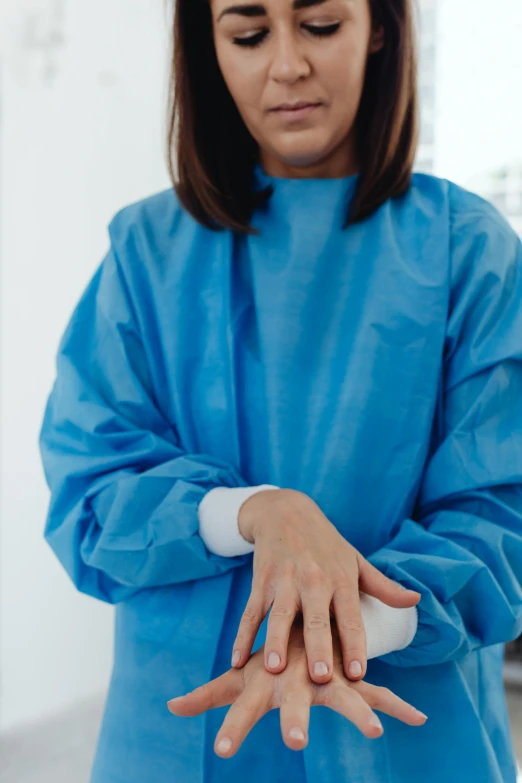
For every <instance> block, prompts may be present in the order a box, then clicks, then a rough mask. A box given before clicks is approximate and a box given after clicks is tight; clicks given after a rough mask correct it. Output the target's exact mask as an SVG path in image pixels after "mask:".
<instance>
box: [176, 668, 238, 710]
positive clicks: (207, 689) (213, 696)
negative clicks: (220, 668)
mask: <svg viewBox="0 0 522 783" xmlns="http://www.w3.org/2000/svg"><path fill="white" fill-rule="evenodd" d="M237 675H239V677H238V676H237ZM241 679H242V678H241V671H240V670H237V669H229V670H228V671H226V672H225V673H224V674H222V675H221V676H220V677H216V679H214V680H211V681H210V682H207V683H205V685H200V686H199V688H195V689H194V690H193V691H190V692H189V693H186V694H185V695H184V696H177V697H176V698H175V699H170V701H168V702H167V707H168V710H169V712H171V713H172V714H173V715H179V716H181V717H184V718H188V717H192V716H194V715H201V713H202V712H206V711H207V710H212V709H214V707H225V706H226V705H227V704H232V702H234V701H235V700H236V699H237V697H238V696H239V694H240V692H241V687H240V681H241Z"/></svg>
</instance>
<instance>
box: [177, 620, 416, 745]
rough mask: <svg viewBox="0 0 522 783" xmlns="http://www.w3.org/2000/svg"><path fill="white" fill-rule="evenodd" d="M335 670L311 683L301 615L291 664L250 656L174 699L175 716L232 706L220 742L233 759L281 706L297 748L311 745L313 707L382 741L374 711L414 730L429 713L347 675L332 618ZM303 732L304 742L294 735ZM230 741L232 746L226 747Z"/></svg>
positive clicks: (286, 733) (289, 739) (260, 653)
mask: <svg viewBox="0 0 522 783" xmlns="http://www.w3.org/2000/svg"><path fill="white" fill-rule="evenodd" d="M332 639H333V650H334V671H333V676H332V679H331V680H330V681H329V682H327V683H324V684H322V685H318V684H317V683H315V682H313V680H311V679H310V676H309V673H308V664H307V659H306V650H305V645H304V636H303V623H302V616H301V615H300V614H299V615H297V616H296V618H295V620H294V623H293V625H292V628H291V631H290V637H289V643H288V665H287V667H286V669H285V670H284V671H282V672H280V673H279V674H272V673H271V672H268V671H267V670H266V668H265V665H264V646H263V647H260V648H259V649H258V650H256V652H255V653H254V654H253V655H251V656H250V659H249V660H248V662H247V663H246V665H245V666H244V667H243V668H241V669H229V670H228V671H227V672H225V673H224V674H222V675H221V676H220V677H216V679H214V680H211V681H210V682H208V683H206V684H205V685H201V686H200V687H199V688H196V689H195V690H193V691H190V692H189V693H188V694H186V695H185V696H182V697H181V698H180V699H179V701H177V700H176V701H175V702H173V701H169V702H168V708H169V710H170V712H172V713H173V714H174V715H178V716H182V717H192V716H194V715H200V714H201V713H203V712H206V710H210V709H214V708H215V707H224V706H226V705H228V704H232V706H231V708H230V709H229V711H228V712H227V714H226V717H225V720H224V721H223V724H222V725H221V728H220V730H219V732H218V734H217V736H216V738H215V741H214V750H215V752H216V753H217V755H218V756H221V757H223V758H230V757H231V756H233V755H234V754H235V753H237V751H238V750H239V748H240V746H241V743H242V742H243V740H244V739H245V737H246V736H247V735H248V733H249V732H250V731H251V729H252V728H253V727H254V726H255V724H256V723H257V722H258V721H259V720H260V719H261V718H262V717H263V715H264V714H265V713H267V712H268V711H269V710H273V709H276V708H279V710H280V719H281V733H282V735H283V742H284V743H285V744H286V745H287V746H288V747H289V748H290V749H291V750H302V749H303V748H304V747H306V745H307V744H308V725H309V720H310V707H311V706H314V705H320V706H324V707H330V709H332V710H335V711H336V712H339V713H340V714H341V715H344V716H345V718H347V719H348V720H350V721H351V722H352V723H354V724H355V725H356V726H357V728H358V729H359V730H360V731H361V732H362V734H363V735H364V736H365V737H368V738H370V739H376V738H377V737H380V736H381V735H382V733H383V729H382V725H381V724H380V722H379V719H378V718H377V715H376V714H375V713H374V712H373V710H374V709H376V710H379V711H380V712H384V713H386V714H387V715H391V716H392V717H394V718H397V719H398V720H400V721H402V722H403V723H407V724H408V725H409V726H422V725H423V724H424V723H425V722H426V715H423V713H422V712H419V711H418V710H416V709H415V708H414V707H412V705H411V704H408V702H406V701H404V700H403V699H401V698H399V697H398V696H396V695H395V694H394V693H392V691H390V690H388V689H387V688H383V687H380V686H377V685H371V684H370V683H367V682H364V681H363V680H358V681H356V682H352V681H351V680H348V679H347V678H346V677H345V676H344V672H343V665H342V654H341V644H340V639H339V634H338V632H337V629H336V624H335V621H333V620H332ZM294 729H296V730H298V731H301V732H302V738H300V737H299V736H298V734H295V733H293V730H294ZM226 738H228V739H229V740H230V744H228V743H226V742H225V745H224V746H220V743H221V742H223V741H224V740H226Z"/></svg>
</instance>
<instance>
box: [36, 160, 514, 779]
mask: <svg viewBox="0 0 522 783" xmlns="http://www.w3.org/2000/svg"><path fill="white" fill-rule="evenodd" d="M358 176H359V175H357V174H356V175H353V176H350V177H344V178H341V179H325V180H321V179H301V180H299V179H285V178H276V177H273V176H271V175H268V174H267V173H266V172H265V171H264V170H263V169H262V168H261V167H260V165H259V164H257V165H256V168H255V170H254V179H253V185H252V186H253V187H255V188H256V189H260V188H261V187H264V186H266V185H272V186H273V193H272V195H271V197H270V200H269V202H268V205H267V206H266V207H265V208H261V207H258V208H256V210H255V212H254V215H253V218H252V223H253V225H254V226H256V227H257V228H258V229H259V231H260V233H259V235H258V236H246V235H240V234H238V233H236V232H233V231H230V230H224V231H213V230H211V229H209V228H205V227H203V226H202V225H201V224H199V223H198V222H197V221H196V220H194V218H193V217H192V216H190V215H189V214H188V213H187V212H186V211H185V210H184V209H183V208H182V207H181V205H180V203H179V201H178V200H177V198H176V196H175V194H174V192H173V190H172V189H166V190H164V191H161V192H158V193H154V194H152V195H150V196H147V197H145V198H143V199H141V200H139V201H138V202H135V203H131V204H128V205H125V206H124V207H122V208H121V209H120V210H119V211H117V212H116V213H115V214H114V215H113V217H112V218H111V220H110V221H109V225H108V235H109V240H110V241H109V242H108V246H107V252H106V255H105V256H104V258H103V259H102V260H101V263H100V264H99V266H98V267H97V268H96V270H95V273H94V274H93V276H92V278H91V279H90V281H89V283H88V285H87V287H86V289H85V291H84V292H83V294H82V295H81V297H80V298H79V299H78V301H77V303H76V304H75V308H74V311H73V313H72V316H71V318H70V321H69V323H68V325H67V326H66V328H65V331H64V333H63V337H62V338H61V341H60V345H59V349H58V352H57V361H56V378H55V381H54V385H53V387H52V389H51V391H50V394H49V399H48V401H47V405H46V409H45V414H44V418H43V424H42V427H41V433H40V449H41V455H42V460H43V466H44V470H45V475H46V479H47V483H48V485H49V488H50V491H51V498H50V505H49V511H48V516H47V520H46V524H45V540H46V541H47V542H48V544H49V545H50V547H51V548H52V550H53V551H54V553H55V555H56V557H57V558H58V559H59V560H60V562H61V563H62V565H63V567H64V568H65V569H66V571H67V573H68V574H69V576H70V578H71V580H72V582H73V584H74V585H75V587H76V588H77V589H78V590H79V591H81V592H82V593H85V594H87V595H90V596H93V597H94V598H96V599H99V600H101V601H106V602H108V603H111V604H115V646H114V665H113V671H112V678H111V682H110V687H109V690H108V694H107V700H106V706H105V712H104V716H103V721H102V725H101V730H100V735H99V739H98V744H97V750H96V755H95V760H94V763H93V769H92V778H91V783H145V781H153V782H154V783H218V782H219V783H221V781H223V780H227V781H231V783H240V782H241V783H242V781H244V780H248V782H249V783H266V782H267V781H268V780H270V781H271V782H272V783H289V781H290V782H291V783H294V782H295V783H301V781H306V782H307V783H421V781H422V783H462V781H463V780H464V781H470V783H471V781H473V783H514V781H515V777H516V772H515V762H514V756H513V750H512V745H511V738H510V729H509V723H508V716H507V711H506V702H505V696H504V690H503V682H502V665H503V650H504V647H503V644H504V643H505V642H506V641H508V640H511V639H514V638H515V637H517V636H518V635H519V634H520V633H522V584H521V583H522V246H521V242H520V239H519V238H518V236H517V235H516V234H515V232H514V231H513V229H512V228H511V227H510V226H509V224H508V223H507V221H506V220H505V219H504V218H503V217H502V216H501V214H500V213H499V212H498V211H497V210H496V208H495V207H493V206H492V205H491V204H490V203H489V202H488V201H485V200H484V199H482V198H481V197H479V196H478V195H477V194H474V193H472V192H469V191H468V190H466V189H464V188H462V187H460V186H458V185H457V184H455V183H452V182H451V181H449V180H447V179H442V178H438V177H435V176H431V175H427V174H422V173H418V172H416V173H414V174H413V177H412V180H411V184H410V187H409V188H408V190H407V191H406V192H405V194H404V195H403V196H401V197H399V198H393V199H389V200H388V201H386V202H385V203H384V204H383V205H382V206H381V207H380V208H379V209H377V210H376V211H375V212H374V213H373V214H372V215H370V216H369V217H368V218H366V219H365V220H363V221H362V222H360V223H358V224H355V225H352V226H350V227H348V228H347V229H343V228H342V222H343V219H344V217H345V214H346V209H347V205H348V203H349V202H350V199H351V198H352V197H353V194H354V191H355V187H356V184H357V180H358ZM262 483H270V484H275V485H277V486H280V487H291V488H294V489H297V490H301V491H302V492H305V493H306V494H307V495H309V496H310V497H311V498H313V499H314V500H315V502H316V503H317V504H318V505H319V506H320V508H321V509H322V510H323V512H324V513H325V514H326V515H327V517H328V518H329V519H330V520H331V521H332V523H333V524H334V525H335V526H336V527H337V529H338V530H339V531H340V532H341V533H342V534H343V536H345V538H346V539H347V540H348V541H350V543H351V544H353V545H354V546H355V547H356V548H357V549H358V550H359V551H360V552H361V553H362V554H363V555H364V556H365V557H366V558H368V560H369V561H370V562H371V563H373V564H374V565H375V566H376V567H377V568H379V569H380V570H381V571H383V572H384V573H385V574H387V575H388V576H389V577H390V578H392V579H394V580H395V581H397V582H400V583H401V584H403V585H405V586H406V587H409V588H412V589H414V590H418V591H419V592H420V593H421V594H422V599H421V601H420V603H419V606H418V616H419V624H418V630H417V633H416V636H415V638H414V640H413V642H412V643H411V644H410V645H409V646H408V647H407V648H405V649H403V650H400V651H395V652H391V653H388V654H387V655H385V656H383V657H381V658H376V659H372V660H370V661H369V664H368V674H367V680H368V681H369V682H372V683H376V684H379V685H383V686H386V687H388V688H390V689H391V690H392V691H394V692H395V693H396V694H398V695H399V696H400V697H402V698H403V699H406V700H407V701H409V702H411V703H412V704H414V705H415V706H416V707H417V708H419V709H420V710H422V711H423V712H425V713H426V714H427V715H428V716H429V718H428V721H427V722H426V724H425V725H424V726H422V727H411V726H407V725H405V724H404V723H401V722H399V721H398V720H396V719H395V718H392V717H389V716H387V715H384V714H382V713H381V715H380V717H381V718H382V720H383V724H384V734H383V736H382V737H381V738H379V739H377V740H370V739H367V738H365V737H364V736H363V735H362V734H361V733H360V731H359V730H358V729H356V728H355V727H354V726H353V724H352V723H351V722H349V721H348V720H347V719H346V718H345V717H344V716H342V715H340V714H339V713H336V712H334V711H332V710H330V709H328V708H327V707H312V709H311V719H310V727H309V744H308V746H307V747H306V748H305V749H304V750H302V751H292V750H290V749H289V748H287V747H286V745H285V744H284V742H283V740H282V737H281V729H280V724H279V711H278V710H272V711H270V712H269V713H267V714H266V715H265V716H264V717H263V718H262V719H261V720H260V722H259V723H257V724H256V725H255V727H254V728H253V729H252V731H251V732H250V734H249V735H248V736H247V738H246V740H245V741H244V743H243V744H242V746H241V747H240V749H239V751H238V752H237V753H236V754H235V756H233V757H232V758H230V759H222V758H220V757H218V756H217V755H216V753H215V752H214V750H213V745H214V741H215V737H216V734H217V732H218V729H219V727H220V726H221V723H222V721H223V719H224V717H225V715H226V713H227V711H228V709H229V708H228V707H223V708H216V709H213V710H210V711H208V712H206V713H204V714H202V715H199V716H194V717H191V718H182V717H177V716H173V715H172V714H171V713H170V712H169V711H168V709H167V706H166V702H167V701H168V700H169V699H171V698H173V697H174V696H177V695H180V694H184V693H187V692H188V691H190V690H193V689H194V688H196V687H197V686H199V685H202V684H203V683H205V682H208V681H209V680H211V679H213V678H214V677H217V676H218V675H220V674H222V673H223V672H225V671H227V670H228V669H229V668H230V656H231V653H232V644H233V641H234V638H235V635H236V632H237V628H238V625H239V621H240V618H241V615H242V612H243V609H244V607H245V605H246V602H247V600H248V596H249V594H250V589H251V580H252V558H253V556H252V554H251V553H248V554H246V555H241V556H235V557H222V556H219V555H215V554H214V553H212V552H210V551H209V550H208V549H206V547H205V545H204V543H203V541H202V539H201V537H200V536H199V534H198V516H197V507H198V504H199V502H200V501H201V499H202V498H203V496H204V494H205V493H206V492H207V491H209V490H210V489H212V488H214V487H217V486H226V487H237V486H248V485H257V484H262ZM266 625H267V618H265V621H264V622H263V624H262V626H261V628H260V629H259V632H258V634H257V638H256V642H255V644H254V650H256V649H258V647H259V646H261V645H262V644H263V643H264V640H265V636H266Z"/></svg>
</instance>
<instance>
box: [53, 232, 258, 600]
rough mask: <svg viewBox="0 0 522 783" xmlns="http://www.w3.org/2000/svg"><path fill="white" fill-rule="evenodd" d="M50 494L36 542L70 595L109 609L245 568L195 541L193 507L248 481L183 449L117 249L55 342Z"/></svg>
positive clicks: (244, 556)
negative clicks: (56, 565)
mask: <svg viewBox="0 0 522 783" xmlns="http://www.w3.org/2000/svg"><path fill="white" fill-rule="evenodd" d="M39 447H40V454H41V460H42V464H43V469H44V473H45V478H46V482H47V484H48V487H49V489H50V491H51V497H50V502H49V508H48V513H47V518H46V522H45V532H44V537H45V540H46V541H47V543H48V544H49V545H50V547H51V548H52V550H53V551H54V553H55V555H56V557H57V558H58V560H59V561H60V562H61V564H62V565H63V567H64V568H65V570H66V572H67V573H68V575H69V577H70V578H71V580H72V581H73V583H74V585H75V586H76V588H77V589H78V590H80V591H81V592H83V593H86V594H88V595H91V596H94V597H95V598H98V599H100V600H102V601H105V602H108V603H118V602H120V601H123V600H126V599H128V598H129V597H130V596H132V595H133V594H134V593H136V592H137V591H138V590H140V589H142V588H149V587H156V586H160V585H167V584H174V583H178V582H186V581H190V580H194V579H203V578H205V577H212V576H215V575H218V574H221V573H223V572H225V571H229V570H230V569H232V568H237V567H238V566H241V565H243V564H244V563H245V562H246V560H247V559H248V557H251V555H249V554H248V553H243V554H242V555H240V556H236V557H222V556H220V555H216V554H214V553H213V552H211V551H209V550H208V548H207V547H206V546H205V544H204V542H203V540H202V538H201V536H200V535H199V529H198V528H199V520H198V506H199V503H200V501H201V500H202V498H203V497H204V496H205V494H206V493H207V492H208V491H210V490H211V489H213V488H215V487H242V486H246V485H247V483H246V481H245V480H244V479H243V478H242V476H241V475H239V473H238V472H237V471H236V469H235V468H234V467H233V466H232V465H230V464H227V463H226V462H223V461H221V460H219V459H215V458H213V457H210V456H208V455H206V454H187V453H185V452H184V451H183V450H182V448H180V445H179V438H178V435H177V433H176V431H175V429H174V428H173V426H172V425H171V424H170V423H169V422H168V421H167V420H166V419H165V418H164V416H163V415H162V412H161V411H160V409H159V407H158V405H157V403H156V401H155V397H154V391H153V385H152V383H151V379H150V373H149V370H148V365H147V357H146V352H145V349H144V345H143V342H142V340H141V338H140V334H139V330H138V328H137V324H136V320H135V315H134V311H133V309H132V304H131V302H130V301H129V298H128V289H127V287H126V281H125V278H124V274H123V272H122V269H121V264H120V262H119V259H118V256H117V253H116V250H115V248H114V244H113V243H112V242H111V245H110V248H109V250H108V252H107V254H106V256H105V258H104V259H103V261H102V263H101V264H100V266H99V267H98V269H97V271H96V272H95V274H94V276H93V277H92V279H91V280H90V282H89V284H88V285H87V287H86V289H85V291H84V293H83V295H82V297H81V299H80V300H79V302H78V304H77V305H76V308H75V310H74V312H73V314H72V316H71V318H70V321H69V323H68V325H67V327H66V329H65V332H64V334H63V336H62V338H61V341H60V344H59V347H58V353H57V357H56V378H55V380H54V384H53V387H52V389H51V392H50V394H49V397H48V399H47V403H46V406H45V412H44V415H43V422H42V424H41V430H40V435H39Z"/></svg>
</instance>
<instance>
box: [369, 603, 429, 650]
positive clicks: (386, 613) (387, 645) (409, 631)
mask: <svg viewBox="0 0 522 783" xmlns="http://www.w3.org/2000/svg"><path fill="white" fill-rule="evenodd" d="M359 597H360V606H361V615H362V620H363V624H364V630H365V632H366V652H367V658H378V657H379V656H380V655H386V653H389V652H394V651H395V650H402V649H403V648H404V647H407V646H408V645H409V644H411V642H412V641H413V638H414V636H415V634H416V632H417V623H418V613H417V607H416V606H409V607H407V608H406V609H395V608H394V607H393V606H388V604H385V603H383V601H380V600H379V599H378V598H375V597H374V596H373V595H367V594H366V593H360V594H359Z"/></svg>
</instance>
